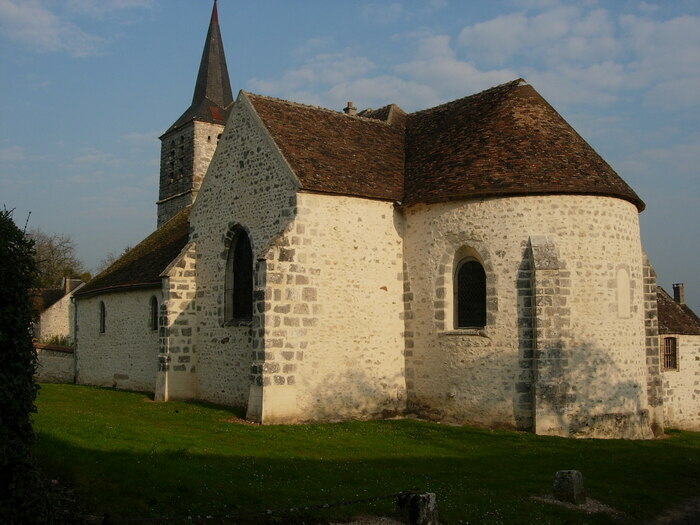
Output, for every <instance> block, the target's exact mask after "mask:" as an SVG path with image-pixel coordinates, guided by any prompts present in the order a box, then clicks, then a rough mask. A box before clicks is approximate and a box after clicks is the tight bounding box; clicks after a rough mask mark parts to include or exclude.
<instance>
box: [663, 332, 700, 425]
mask: <svg viewBox="0 0 700 525" xmlns="http://www.w3.org/2000/svg"><path fill="white" fill-rule="evenodd" d="M666 337H675V338H677V341H676V344H677V349H678V369H677V370H663V371H662V372H661V378H662V384H663V388H662V392H663V398H664V403H663V406H664V420H665V424H666V426H668V427H671V428H678V429H681V430H692V431H694V432H700V335H674V334H663V335H661V336H660V337H659V343H660V344H659V355H661V356H662V355H663V350H664V338H666Z"/></svg>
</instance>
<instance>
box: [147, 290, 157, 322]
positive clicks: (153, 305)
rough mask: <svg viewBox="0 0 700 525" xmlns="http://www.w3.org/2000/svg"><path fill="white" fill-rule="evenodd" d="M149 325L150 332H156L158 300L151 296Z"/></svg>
mask: <svg viewBox="0 0 700 525" xmlns="http://www.w3.org/2000/svg"><path fill="white" fill-rule="evenodd" d="M149 325H150V327H151V330H158V299H156V296H155V295H153V296H151V318H150V322H149Z"/></svg>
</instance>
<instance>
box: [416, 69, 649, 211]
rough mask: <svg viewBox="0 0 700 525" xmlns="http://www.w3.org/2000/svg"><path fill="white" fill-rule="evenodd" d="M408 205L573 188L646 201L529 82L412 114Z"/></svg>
mask: <svg viewBox="0 0 700 525" xmlns="http://www.w3.org/2000/svg"><path fill="white" fill-rule="evenodd" d="M404 184H405V198H404V203H405V204H413V203H418V202H439V201H445V200H452V199H459V198H465V197H477V196H496V195H513V194H551V193H564V194H568V193H573V194H591V195H608V196H613V197H619V198H622V199H625V200H628V201H630V202H632V203H633V204H635V205H636V206H637V208H638V209H639V210H640V211H641V210H642V209H644V203H643V202H642V200H641V199H640V198H639V197H638V196H637V194H636V193H635V192H634V191H633V190H632V188H630V187H629V186H628V185H627V184H626V183H625V182H624V181H623V180H622V179H621V178H620V177H619V176H618V175H617V173H615V171H613V169H612V168H611V167H610V166H609V165H608V164H607V163H606V162H605V161H604V160H603V159H602V158H601V157H600V156H599V155H598V154H597V153H596V152H595V151H594V150H593V148H591V147H590V146H589V145H588V143H586V141H584V140H583V139H582V138H581V137H580V136H579V135H578V133H576V132H575V131H574V129H573V128H572V127H571V126H570V125H569V124H568V123H567V122H566V121H565V120H564V119H563V118H562V117H561V116H560V115H559V114H558V113H557V112H556V111H555V110H554V109H553V108H552V107H551V106H550V105H549V104H548V103H547V102H546V101H545V100H544V99H543V98H542V97H541V96H540V95H539V94H538V93H537V92H536V91H535V90H534V89H533V88H532V87H531V86H530V85H528V84H527V83H526V82H525V81H523V80H522V79H518V80H515V81H512V82H509V83H507V84H502V85H500V86H496V87H494V88H491V89H488V90H486V91H483V92H481V93H478V94H476V95H472V96H470V97H466V98H462V99H459V100H455V101H453V102H448V103H447V104H443V105H441V106H437V107H435V108H432V109H427V110H424V111H418V112H416V113H411V114H409V115H408V122H407V125H406V177H405V182H404Z"/></svg>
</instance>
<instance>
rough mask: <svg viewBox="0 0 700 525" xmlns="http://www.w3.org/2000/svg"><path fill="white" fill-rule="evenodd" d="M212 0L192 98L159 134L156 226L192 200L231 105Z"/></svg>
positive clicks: (216, 16) (217, 22)
mask: <svg viewBox="0 0 700 525" xmlns="http://www.w3.org/2000/svg"><path fill="white" fill-rule="evenodd" d="M216 7H217V6H216V0H214V8H213V9H212V12H211V20H210V22H209V31H207V39H206V41H205V42H204V51H203V52H202V61H201V63H200V64H199V73H198V74H197V82H196V84H195V86H194V95H193V96H192V104H191V105H190V107H188V108H187V110H186V111H185V112H184V113H183V114H182V115H181V116H180V118H179V119H177V120H176V121H175V124H173V125H172V126H170V128H168V131H166V132H165V133H163V135H161V137H160V140H161V149H160V190H159V192H158V202H157V204H158V226H161V225H162V224H165V222H167V221H168V220H169V219H170V218H171V217H173V216H175V215H176V214H177V213H178V212H179V211H180V210H181V209H183V208H185V207H187V206H189V205H191V204H192V203H193V202H194V200H195V198H196V197H197V193H198V192H199V187H200V186H201V184H202V180H203V179H204V175H205V174H206V172H207V168H208V167H209V163H210V162H211V159H212V157H213V156H214V152H215V151H216V146H217V144H218V143H219V137H221V134H222V133H223V131H224V126H225V125H226V120H227V119H228V115H229V113H230V112H231V108H232V107H233V96H232V94H231V84H230V82H229V79H228V69H227V68H226V58H225V57H224V45H223V43H222V42H221V32H220V31H219V13H218V12H217V8H216Z"/></svg>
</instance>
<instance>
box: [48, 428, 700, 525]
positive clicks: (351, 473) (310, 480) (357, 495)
mask: <svg viewBox="0 0 700 525" xmlns="http://www.w3.org/2000/svg"><path fill="white" fill-rule="evenodd" d="M383 423H384V424H393V423H399V424H400V423H402V422H383ZM409 423H410V422H409ZM419 426H420V425H419ZM380 427H381V423H380ZM413 430H416V429H413V428H409V432H408V434H409V435H410V434H411V431H413ZM419 431H420V428H418V432H416V433H420V432H419ZM443 431H447V436H446V437H445V436H443V435H442V432H443ZM440 433H441V436H442V437H443V438H445V439H446V443H445V444H447V443H449V442H450V440H451V439H452V438H453V437H454V436H461V437H464V438H467V439H468V438H470V437H471V438H473V437H474V435H475V434H476V435H477V438H478V439H489V436H488V435H487V434H488V433H487V432H482V431H473V430H466V431H465V429H459V428H456V429H452V428H441V429H440ZM450 433H452V434H454V436H452V437H451V436H450V435H449V434H450ZM490 439H492V442H493V447H492V450H489V449H488V448H486V449H485V450H475V451H474V452H473V453H472V454H464V453H463V451H460V454H463V455H462V456H447V455H444V454H443V453H441V452H440V450H439V449H438V450H437V451H436V452H435V455H434V456H433V457H422V456H416V455H411V456H407V457H400V456H397V457H390V458H371V459H367V458H364V459H350V456H348V459H343V460H338V459H310V458H301V457H300V458H275V457H269V456H262V455H261V456H253V455H247V456H236V455H235V454H232V455H231V456H228V455H221V454H211V455H208V454H202V453H191V452H189V451H188V449H187V447H183V448H182V449H180V450H175V451H173V450H170V451H159V450H157V449H153V450H152V451H150V452H149V453H143V452H135V451H133V450H118V451H112V452H105V451H101V450H94V449H91V448H90V447H80V446H76V445H75V444H73V443H69V442H67V441H65V440H62V439H58V438H55V437H53V436H51V435H49V434H46V433H40V434H39V436H38V442H37V446H36V452H37V456H38V458H39V460H40V463H41V464H42V466H43V468H44V469H46V470H47V471H48V472H49V473H51V474H52V475H54V476H59V477H61V478H62V479H64V480H66V481H68V482H69V483H71V484H73V485H74V486H75V487H76V489H77V491H78V493H79V494H80V495H81V497H82V498H83V499H84V502H85V504H86V505H87V506H88V507H89V508H92V509H94V511H95V513H97V514H105V513H107V514H109V515H110V516H111V517H112V518H113V519H116V520H117V521H118V518H145V517H148V518H158V517H168V518H175V517H182V518H186V517H187V516H192V515H214V516H223V515H239V516H238V517H237V518H235V522H237V523H248V522H251V523H253V522H270V521H273V522H274V521H278V522H284V523H289V522H293V521H299V520H304V521H306V522H307V523H308V522H324V521H328V520H330V519H340V520H342V519H349V518H351V517H353V516H356V515H361V514H365V515H366V514H372V515H390V514H391V513H392V512H393V508H394V503H395V500H394V499H393V498H390V499H386V500H381V501H377V502H371V503H363V504H358V505H348V506H339V507H332V508H329V509H322V510H297V511H294V512H274V513H272V514H267V513H265V511H266V510H267V509H290V508H299V507H304V506H310V505H319V504H330V503H335V502H339V501H344V500H357V499H364V498H370V497H376V496H384V495H387V494H393V493H396V492H400V491H403V490H407V489H418V490H421V491H430V492H435V493H436V494H437V496H438V505H439V510H440V515H441V521H444V522H445V523H459V522H461V521H468V522H491V523H499V522H500V523H584V522H585V523H608V522H611V521H612V518H610V517H609V516H606V515H595V516H585V515H582V514H579V513H576V512H573V511H570V510H567V509H561V508H556V507H550V506H547V505H545V504H542V503H538V502H534V501H532V500H531V496H534V495H541V494H545V493H547V492H549V489H550V487H551V481H552V476H553V474H554V472H555V471H556V470H560V469H563V468H577V469H579V470H582V471H583V472H584V475H586V477H587V488H588V492H589V495H590V496H592V497H594V498H596V499H598V500H601V501H604V502H605V503H608V504H611V505H612V506H616V507H617V508H618V509H620V510H622V511H624V512H626V513H628V514H629V515H630V516H631V517H632V519H633V520H635V521H636V520H641V519H642V518H644V517H646V516H649V515H650V514H653V513H655V512H657V511H658V510H659V509H658V508H655V505H658V503H659V502H658V499H657V498H658V497H659V495H658V493H659V492H661V496H660V497H661V498H663V497H664V496H666V497H668V496H671V494H672V491H675V490H680V492H681V494H680V496H681V497H683V496H684V495H685V494H687V493H688V492H689V489H690V490H691V491H692V487H695V489H694V490H695V491H697V489H698V487H699V486H700V485H699V479H698V476H699V475H698V471H697V470H696V469H693V468H692V467H686V468H685V469H683V468H680V469H678V471H677V472H675V473H674V475H675V482H674V483H669V484H668V486H666V487H664V486H663V485H664V483H660V482H659V479H658V478H664V479H665V478H667V477H668V474H669V473H668V472H666V469H663V471H657V472H654V470H653V469H654V465H653V464H649V465H646V466H644V465H636V463H637V461H638V459H639V458H641V457H642V454H640V451H639V450H637V451H636V453H633V454H632V456H633V457H625V456H626V454H625V453H624V452H625V450H628V449H629V446H630V445H634V443H630V442H619V443H618V444H619V445H620V446H619V447H615V446H612V447H611V446H609V445H615V443H610V442H607V443H602V442H589V445H590V446H588V447H570V446H568V445H567V443H568V442H570V441H571V440H560V439H559V440H557V439H551V438H550V439H548V440H541V439H540V440H539V443H538V440H537V438H535V440H534V446H533V440H532V438H531V437H530V436H527V439H524V440H523V439H520V436H519V435H518V434H508V433H495V434H493V435H492V436H491V437H490ZM670 441H672V440H667V443H668V442H670ZM578 443H579V444H583V443H582V442H580V441H579V442H578ZM601 443H602V444H603V445H607V446H603V447H600V446H597V445H599V444H601ZM439 445H440V444H439V439H438V447H439ZM518 445H520V447H521V448H520V450H519V449H518ZM314 446H318V445H314ZM616 449H617V450H616ZM604 450H605V453H603V451H604ZM616 452H617V453H618V455H619V457H620V458H621V459H620V461H619V462H618V463H619V464H617V465H616V464H615V463H616V461H615V459H614V458H615V456H614V455H613V454H615V453H616ZM649 452H650V454H649V455H651V453H652V452H653V453H655V452H658V450H656V451H654V450H650V451H649ZM689 452H690V451H689ZM695 453H697V449H695ZM607 455H609V456H607ZM606 456H607V457H606ZM644 456H645V457H646V454H644ZM676 456H677V454H674V455H673V461H672V463H674V464H676V463H677V461H676V459H675V457H676ZM696 459H697V457H696ZM676 466H677V465H676ZM647 467H648V468H647ZM650 469H651V470H650ZM655 493H656V497H655V496H654V495H655ZM675 495H676V496H679V494H677V493H676V494H675ZM667 502H668V500H667ZM251 512H262V514H255V515H252V514H248V513H251ZM207 522H208V523H211V521H207Z"/></svg>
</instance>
